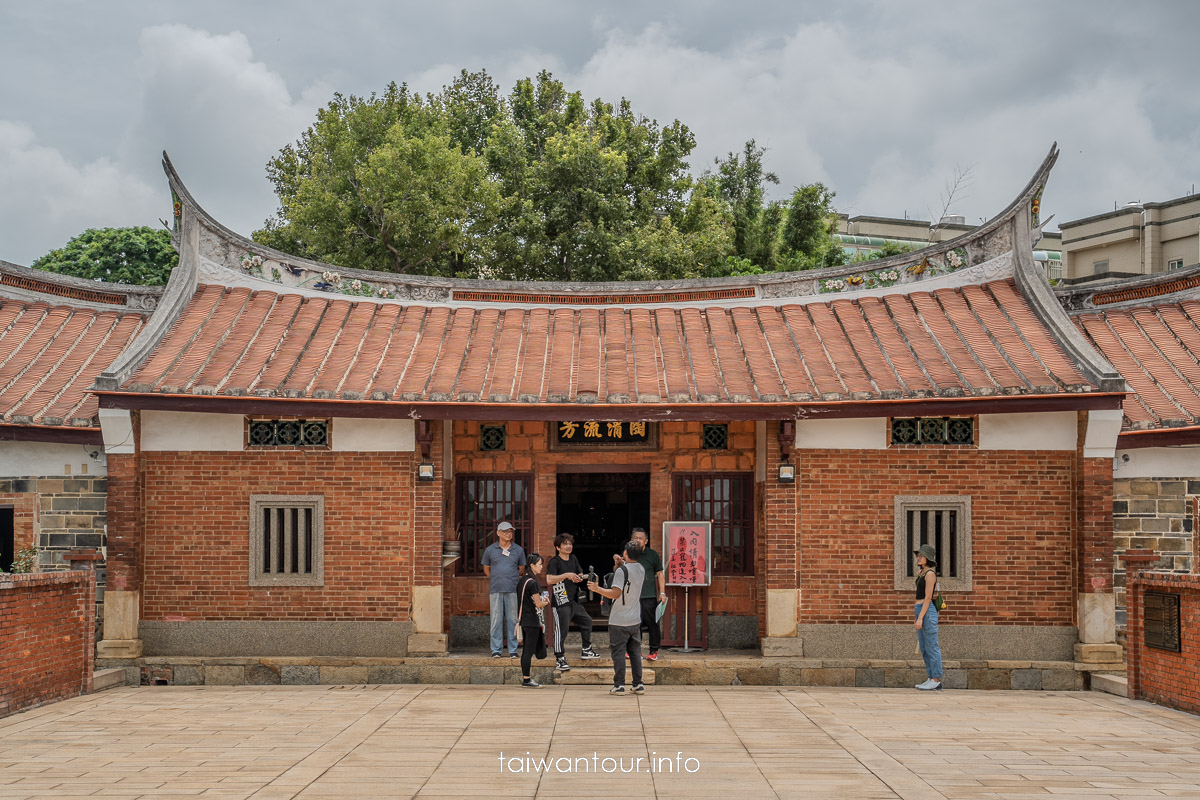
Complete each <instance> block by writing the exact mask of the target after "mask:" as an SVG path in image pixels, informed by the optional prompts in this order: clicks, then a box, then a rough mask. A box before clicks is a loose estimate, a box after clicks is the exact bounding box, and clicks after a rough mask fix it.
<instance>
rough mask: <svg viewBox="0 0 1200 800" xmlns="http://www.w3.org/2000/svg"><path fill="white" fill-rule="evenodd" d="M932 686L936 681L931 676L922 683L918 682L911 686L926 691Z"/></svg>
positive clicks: (935, 684)
mask: <svg viewBox="0 0 1200 800" xmlns="http://www.w3.org/2000/svg"><path fill="white" fill-rule="evenodd" d="M934 686H937V681H935V680H934V679H933V678H927V679H926V680H925V682H924V683H918V684H917V685H916V686H914V687H913V688H914V689H920V690H922V691H928V690H930V689H932V688H933V687H934Z"/></svg>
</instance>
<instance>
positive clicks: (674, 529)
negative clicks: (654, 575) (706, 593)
mask: <svg viewBox="0 0 1200 800" xmlns="http://www.w3.org/2000/svg"><path fill="white" fill-rule="evenodd" d="M663 561H664V564H665V566H664V569H665V570H666V573H667V585H668V586H708V585H710V584H711V583H712V522H684V521H677V522H664V523H663Z"/></svg>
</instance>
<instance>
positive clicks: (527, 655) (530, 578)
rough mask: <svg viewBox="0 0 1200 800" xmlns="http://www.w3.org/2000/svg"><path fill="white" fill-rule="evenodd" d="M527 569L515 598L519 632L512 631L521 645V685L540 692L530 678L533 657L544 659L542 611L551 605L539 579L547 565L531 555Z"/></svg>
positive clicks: (536, 555) (544, 638)
mask: <svg viewBox="0 0 1200 800" xmlns="http://www.w3.org/2000/svg"><path fill="white" fill-rule="evenodd" d="M526 566H527V567H528V569H529V571H528V573H526V575H525V577H523V578H521V587H520V589H518V590H517V599H518V601H519V608H520V609H521V613H520V618H519V619H518V620H517V626H518V627H519V628H520V629H521V630H519V631H514V634H516V636H517V638H518V639H522V646H521V685H522V686H524V687H526V688H528V689H539V688H541V684H540V683H538V682H537V681H535V680H534V679H533V677H532V676H531V675H530V672H531V670H532V666H533V657H534V655H535V654H536V655H537V657H538V658H539V659H541V658H545V657H546V617H545V613H544V612H543V611H542V609H544V608H545V607H546V606H548V605H550V593H549V592H548V591H546V590H545V589H543V588H542V584H541V583H539V582H538V576H539V575H542V574H544V573H545V572H546V562H545V561H543V560H542V557H541V556H540V555H538V554H537V553H530V554H529V556H528V558H527V560H526Z"/></svg>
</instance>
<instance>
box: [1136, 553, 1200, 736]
mask: <svg viewBox="0 0 1200 800" xmlns="http://www.w3.org/2000/svg"><path fill="white" fill-rule="evenodd" d="M1147 591H1152V592H1167V593H1171V594H1177V595H1179V628H1180V645H1181V647H1180V649H1181V652H1178V653H1175V652H1172V651H1170V650H1162V649H1159V648H1157V647H1147V646H1146V642H1145V636H1144V632H1143V628H1144V625H1143V620H1144V612H1145V595H1146V592H1147ZM1128 598H1129V601H1130V602H1129V625H1128V629H1127V637H1126V642H1125V646H1126V648H1127V649H1126V653H1127V654H1128V655H1127V658H1128V676H1129V697H1130V698H1131V699H1134V700H1149V701H1151V702H1153V703H1158V704H1160V705H1164V706H1171V707H1172V708H1178V709H1181V710H1183V711H1191V712H1193V713H1200V575H1172V574H1168V573H1160V572H1143V573H1138V574H1136V575H1134V576H1133V578H1132V579H1131V580H1130V581H1129V594H1128Z"/></svg>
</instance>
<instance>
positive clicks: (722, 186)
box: [712, 139, 783, 271]
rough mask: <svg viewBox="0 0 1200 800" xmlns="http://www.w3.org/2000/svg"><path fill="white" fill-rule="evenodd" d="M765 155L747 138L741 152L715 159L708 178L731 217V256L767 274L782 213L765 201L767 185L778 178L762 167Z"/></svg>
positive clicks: (764, 152) (775, 206)
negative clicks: (712, 171) (754, 265)
mask: <svg viewBox="0 0 1200 800" xmlns="http://www.w3.org/2000/svg"><path fill="white" fill-rule="evenodd" d="M766 152H767V150H766V148H764V147H759V146H758V144H757V143H756V142H755V141H754V140H753V139H751V140H749V141H748V142H746V144H745V146H744V147H743V148H742V152H741V153H733V152H731V153H729V154H728V155H726V156H725V158H723V159H722V158H718V159H716V160H715V163H716V167H717V171H716V173H715V174H714V175H713V176H712V178H713V180H714V181H715V185H716V187H717V190H718V192H719V193H720V196H721V198H722V199H723V200H724V201H725V202H726V203H728V204H729V208H730V211H731V213H732V215H733V249H734V252H733V255H734V256H736V257H737V258H739V259H743V260H748V261H751V262H752V263H754V264H756V265H758V266H759V267H760V268H762V269H764V270H768V271H769V270H772V269H774V268H775V261H776V256H777V251H778V235H779V228H780V224H781V223H782V221H783V210H782V209H781V208H780V207H779V205H778V204H777V203H770V204H768V203H767V201H766V195H767V184H778V183H779V176H778V175H776V174H775V173H774V172H768V171H766V170H765V169H764V168H763V157H764V156H765V155H766Z"/></svg>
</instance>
